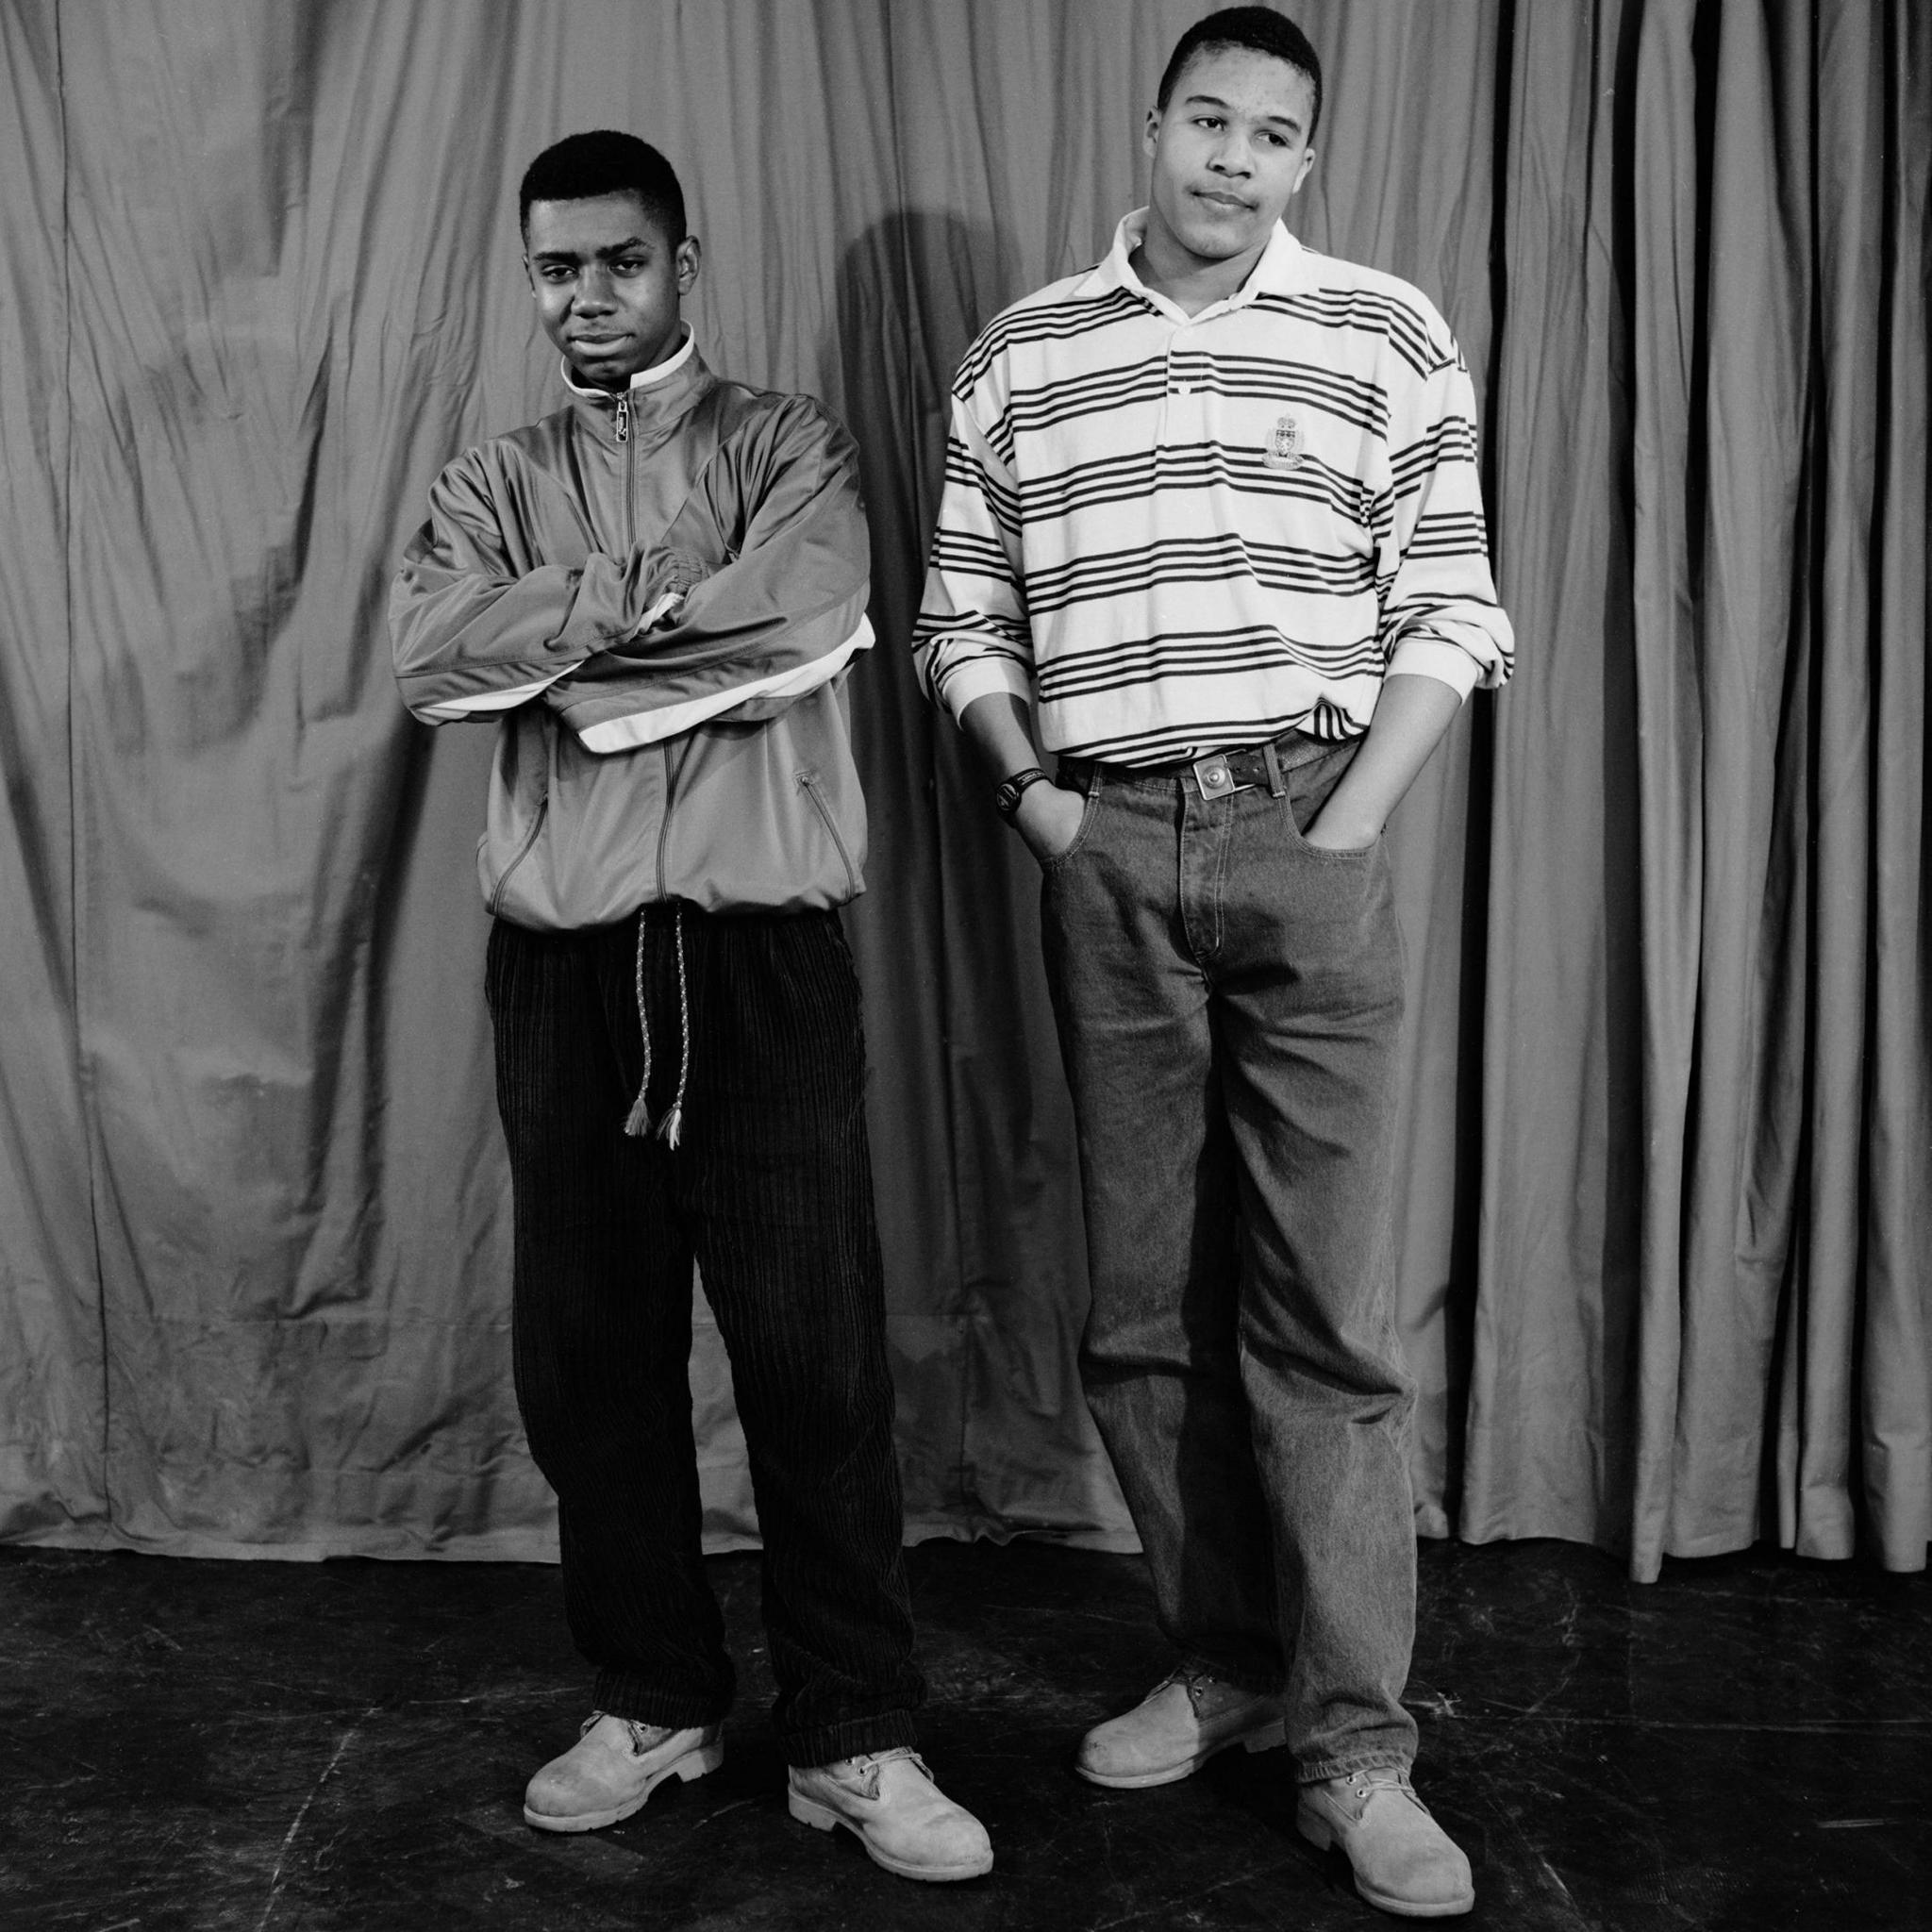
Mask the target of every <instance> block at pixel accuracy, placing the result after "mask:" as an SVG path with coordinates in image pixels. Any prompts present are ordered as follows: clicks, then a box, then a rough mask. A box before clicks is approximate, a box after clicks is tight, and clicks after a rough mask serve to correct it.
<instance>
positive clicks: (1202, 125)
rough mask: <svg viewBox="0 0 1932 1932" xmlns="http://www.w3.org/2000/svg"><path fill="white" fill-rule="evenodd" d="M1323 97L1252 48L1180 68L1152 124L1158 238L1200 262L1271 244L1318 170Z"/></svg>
mask: <svg viewBox="0 0 1932 1932" xmlns="http://www.w3.org/2000/svg"><path fill="white" fill-rule="evenodd" d="M1314 111H1315V89H1314V84H1313V82H1311V81H1310V80H1309V79H1308V77H1307V75H1305V74H1304V73H1302V72H1301V70H1300V69H1299V68H1296V67H1291V66H1290V65H1289V64H1288V62H1287V61H1286V60H1278V59H1276V58H1274V56H1273V55H1272V54H1257V53H1255V52H1254V51H1253V50H1252V49H1250V48H1246V47H1212V48H1208V49H1206V50H1204V51H1203V52H1201V53H1199V54H1197V55H1195V56H1194V58H1192V59H1191V60H1190V61H1189V62H1188V64H1187V65H1186V66H1185V67H1184V68H1182V70H1181V72H1180V74H1179V75H1177V76H1176V77H1175V80H1174V92H1172V93H1171V94H1170V95H1169V96H1168V102H1167V108H1166V110H1165V111H1164V112H1163V111H1162V110H1161V109H1159V108H1156V109H1155V110H1154V111H1153V112H1152V113H1150V114H1149V115H1148V116H1147V152H1148V154H1149V155H1150V156H1151V157H1152V158H1153V162H1154V171H1153V181H1152V184H1151V192H1150V194H1149V210H1148V224H1149V227H1150V230H1151V229H1152V228H1153V227H1154V226H1155V225H1158V226H1159V228H1160V229H1162V230H1163V231H1164V232H1165V235H1166V237H1168V238H1169V239H1171V240H1172V241H1173V242H1177V243H1178V244H1179V245H1180V247H1182V248H1183V249H1185V250H1186V251H1187V252H1188V254H1190V255H1191V256H1193V257H1195V258H1198V259H1200V260H1202V261H1226V260H1228V259H1230V258H1233V257H1236V256H1241V255H1245V254H1250V253H1252V254H1256V255H1258V254H1259V253H1260V251H1261V250H1262V249H1263V248H1265V247H1266V246H1267V245H1268V237H1269V235H1270V233H1271V232H1272V231H1273V229H1274V224H1275V223H1276V222H1277V221H1279V220H1280V219H1281V214H1282V210H1283V209H1284V208H1287V207H1288V204H1289V202H1290V201H1291V199H1292V198H1293V197H1294V195H1295V192H1297V191H1298V190H1299V189H1300V187H1301V185H1302V183H1303V182H1304V181H1306V180H1307V175H1308V170H1309V168H1311V167H1312V166H1313V165H1314V160H1315V151H1314V149H1313V148H1311V147H1310V146H1309V145H1308V128H1309V125H1310V123H1311V122H1312V120H1313V118H1314Z"/></svg>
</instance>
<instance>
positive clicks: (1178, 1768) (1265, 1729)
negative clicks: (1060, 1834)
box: [1074, 1718, 1288, 1791]
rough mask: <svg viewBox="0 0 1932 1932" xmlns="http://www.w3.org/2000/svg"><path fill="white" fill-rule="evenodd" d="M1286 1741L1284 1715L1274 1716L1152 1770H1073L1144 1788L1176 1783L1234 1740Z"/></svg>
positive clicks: (1272, 1745) (1263, 1744) (1261, 1744)
mask: <svg viewBox="0 0 1932 1932" xmlns="http://www.w3.org/2000/svg"><path fill="white" fill-rule="evenodd" d="M1287 1742H1288V1725H1287V1724H1286V1722H1285V1721H1284V1720H1283V1719H1281V1718H1276V1719H1275V1720H1274V1723H1273V1724H1263V1725H1262V1726H1261V1728H1260V1729H1259V1730H1257V1731H1237V1732H1236V1733H1235V1734H1234V1736H1233V1737H1231V1738H1224V1739H1223V1740H1221V1742H1220V1743H1218V1744H1209V1745H1208V1748H1207V1749H1206V1750H1205V1751H1197V1752H1195V1753H1194V1755H1193V1756H1192V1757H1184V1758H1182V1759H1181V1761H1180V1762H1179V1763H1178V1764H1163V1765H1161V1766H1159V1767H1158V1769H1157V1770H1154V1771H1089V1770H1088V1769H1087V1767H1086V1766H1085V1765H1084V1764H1075V1765H1074V1772H1075V1773H1076V1774H1078V1775H1079V1776H1081V1777H1084V1778H1085V1779H1086V1780H1087V1782H1088V1783H1089V1784H1090V1785H1104V1786H1105V1787H1106V1788H1107V1790H1110V1791H1144V1790H1149V1789H1150V1788H1151V1787H1153V1786H1155V1785H1177V1784H1179V1783H1180V1781H1181V1779H1182V1778H1184V1777H1192V1776H1193V1774H1195V1773H1196V1772H1197V1771H1199V1770H1200V1768H1201V1767H1202V1766H1203V1765H1204V1764H1206V1763H1207V1762H1208V1759H1209V1758H1210V1757H1218V1756H1220V1754H1221V1753H1222V1752H1224V1751H1232V1750H1233V1749H1234V1747H1235V1746H1236V1745H1237V1744H1239V1745H1240V1746H1241V1749H1242V1750H1243V1751H1273V1750H1275V1749H1276V1748H1278V1747H1279V1746H1280V1745H1283V1744H1285V1743H1287Z"/></svg>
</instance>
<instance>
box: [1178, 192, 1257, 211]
mask: <svg viewBox="0 0 1932 1932" xmlns="http://www.w3.org/2000/svg"><path fill="white" fill-rule="evenodd" d="M1193 196H1194V199H1195V200H1196V201H1205V202H1206V203H1207V204H1208V207H1209V208H1222V209H1224V210H1225V211H1226V212H1227V213H1228V214H1231V215H1232V214H1241V215H1245V214H1253V213H1254V211H1255V204H1254V203H1253V202H1252V201H1243V200H1242V199H1241V196H1240V195H1238V194H1219V193H1216V192H1214V191H1213V190H1211V189H1207V188H1196V189H1195V190H1194V191H1193Z"/></svg>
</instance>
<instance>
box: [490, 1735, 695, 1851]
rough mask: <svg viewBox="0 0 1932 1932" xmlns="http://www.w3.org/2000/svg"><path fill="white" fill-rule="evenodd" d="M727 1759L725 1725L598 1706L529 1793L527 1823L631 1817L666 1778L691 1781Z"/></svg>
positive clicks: (578, 1825)
mask: <svg viewBox="0 0 1932 1932" xmlns="http://www.w3.org/2000/svg"><path fill="white" fill-rule="evenodd" d="M723 1763H724V1741H723V1740H722V1739H721V1738H720V1737H719V1726H718V1725H716V1724H707V1725H706V1726H705V1727H704V1728H703V1729H702V1730H681V1731H678V1730H670V1729H667V1728H666V1727H665V1726H664V1725H662V1724H639V1723H637V1722H636V1721H635V1720H634V1719H631V1718H627V1717H611V1716H609V1715H608V1713H606V1712H604V1711H601V1710H593V1711H592V1712H591V1715H590V1716H589V1718H588V1719H586V1720H585V1723H584V1727H583V1730H582V1731H581V1732H580V1733H579V1734H578V1737H577V1740H576V1742H575V1744H573V1745H572V1746H571V1747H570V1749H569V1750H568V1751H566V1752H565V1753H564V1754H563V1756H562V1757H553V1758H552V1759H551V1760H550V1762H549V1763H548V1764H546V1765H545V1766H544V1767H543V1769H542V1770H541V1771H540V1772H539V1773H538V1774H537V1775H536V1776H535V1777H533V1778H532V1779H531V1780H530V1782H529V1784H528V1786H527V1787H526V1788H525V1791H524V1823H525V1824H534V1825H535V1826H536V1827H537V1829H538V1830H539V1831H595V1830H596V1829H597V1828H598V1827H599V1826H600V1825H605V1824H616V1823H617V1821H618V1820H619V1819H620V1818H628V1817H629V1816H630V1814H631V1813H632V1812H633V1811H635V1810H636V1809H637V1808H638V1807H640V1806H641V1804H642V1803H643V1802H644V1800H645V1799H646V1798H648V1797H649V1796H650V1795H651V1793H652V1792H653V1791H655V1790H657V1789H658V1786H659V1785H660V1784H662V1783H663V1782H664V1780H665V1779H666V1778H667V1777H676V1778H682V1779H683V1780H684V1781H685V1782H686V1783H689V1782H690V1781H691V1779H692V1778H694V1777H703V1776H704V1774H706V1772H708V1771H716V1770H717V1768H718V1767H719V1766H720V1765H721V1764H723Z"/></svg>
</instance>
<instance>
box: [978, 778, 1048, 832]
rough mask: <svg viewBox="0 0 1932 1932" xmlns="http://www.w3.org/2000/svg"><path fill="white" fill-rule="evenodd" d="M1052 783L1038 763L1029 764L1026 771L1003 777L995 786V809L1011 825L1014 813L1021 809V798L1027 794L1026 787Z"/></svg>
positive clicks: (993, 800)
mask: <svg viewBox="0 0 1932 1932" xmlns="http://www.w3.org/2000/svg"><path fill="white" fill-rule="evenodd" d="M1050 783H1052V780H1051V779H1050V778H1049V777H1048V776H1047V774H1045V773H1044V772H1042V771H1041V769H1040V767H1039V766H1038V765H1028V766H1027V767H1026V769H1025V770H1024V772H1015V773H1014V774H1012V776H1011V777H1009V778H1002V779H1001V780H1000V782H999V783H998V784H997V785H995V786H994V787H993V792H992V803H993V809H994V810H995V811H997V812H998V813H999V815H1000V816H1001V818H1003V819H1005V820H1006V822H1007V823H1008V824H1009V825H1010V824H1012V823H1013V815H1014V813H1016V812H1017V811H1018V810H1019V809H1020V801H1021V799H1022V798H1024V796H1025V794H1026V788H1027V787H1028V786H1029V785H1045V784H1050Z"/></svg>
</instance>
